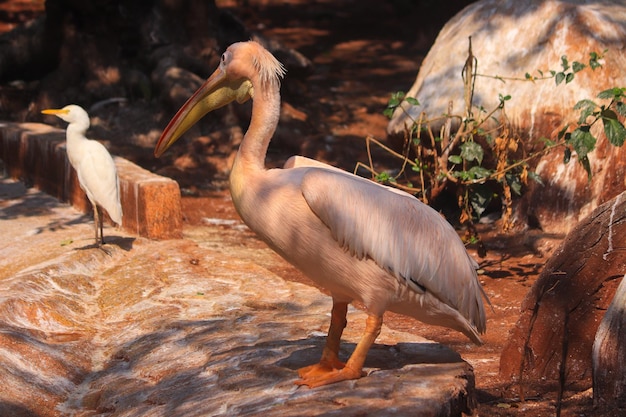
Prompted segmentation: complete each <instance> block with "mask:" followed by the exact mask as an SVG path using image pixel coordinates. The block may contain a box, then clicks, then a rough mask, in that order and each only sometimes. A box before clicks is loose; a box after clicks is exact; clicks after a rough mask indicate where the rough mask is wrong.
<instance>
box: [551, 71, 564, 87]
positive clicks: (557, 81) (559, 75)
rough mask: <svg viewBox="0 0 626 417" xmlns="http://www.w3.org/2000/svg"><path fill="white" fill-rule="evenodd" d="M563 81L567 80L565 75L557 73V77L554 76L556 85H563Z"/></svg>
mask: <svg viewBox="0 0 626 417" xmlns="http://www.w3.org/2000/svg"><path fill="white" fill-rule="evenodd" d="M563 80H565V73H564V72H557V73H556V75H555V76H554V81H555V82H556V85H559V84H561V83H562V82H563Z"/></svg>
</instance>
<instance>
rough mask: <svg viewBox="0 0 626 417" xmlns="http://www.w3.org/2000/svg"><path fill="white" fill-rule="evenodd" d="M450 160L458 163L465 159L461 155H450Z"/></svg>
mask: <svg viewBox="0 0 626 417" xmlns="http://www.w3.org/2000/svg"><path fill="white" fill-rule="evenodd" d="M448 161H450V162H452V163H453V164H456V165H458V164H460V163H462V162H463V159H462V158H461V157H460V156H459V155H450V156H449V157H448Z"/></svg>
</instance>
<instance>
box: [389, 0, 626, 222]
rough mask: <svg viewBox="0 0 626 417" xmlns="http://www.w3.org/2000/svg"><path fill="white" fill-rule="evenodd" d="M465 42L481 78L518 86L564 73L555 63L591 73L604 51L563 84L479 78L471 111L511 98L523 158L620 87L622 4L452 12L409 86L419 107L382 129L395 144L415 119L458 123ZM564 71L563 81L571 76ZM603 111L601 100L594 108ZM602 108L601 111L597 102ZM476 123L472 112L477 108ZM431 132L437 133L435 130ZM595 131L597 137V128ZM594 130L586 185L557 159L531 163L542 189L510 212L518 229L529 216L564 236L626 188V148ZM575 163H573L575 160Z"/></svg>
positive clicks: (524, 4) (503, 5) (490, 5)
mask: <svg viewBox="0 0 626 417" xmlns="http://www.w3.org/2000/svg"><path fill="white" fill-rule="evenodd" d="M470 37H471V44H472V51H473V55H474V56H475V57H476V58H477V60H478V61H477V71H478V73H479V74H484V75H491V76H500V77H503V78H506V77H516V78H522V79H523V78H525V74H526V73H529V74H531V75H532V76H539V72H537V70H541V71H543V73H544V75H549V74H550V72H549V71H550V70H554V71H557V72H559V71H561V70H562V69H563V68H562V66H561V62H562V61H561V57H562V56H566V57H567V59H568V62H569V63H570V64H571V63H572V62H573V61H578V62H581V63H585V64H588V62H589V58H590V56H589V54H590V53H591V52H597V53H599V54H602V53H603V51H605V50H607V52H606V54H605V56H604V59H603V60H602V61H601V62H602V67H601V68H598V69H596V70H595V71H592V70H591V69H590V68H589V67H587V68H586V69H584V70H583V71H580V72H578V73H576V75H575V77H574V80H573V81H572V82H570V83H567V84H566V83H565V82H563V83H561V84H560V85H556V83H555V81H554V80H552V79H550V80H543V81H535V82H528V81H513V80H505V81H504V82H503V80H502V79H496V78H489V77H482V76H479V77H477V78H476V82H475V86H474V87H475V91H474V97H473V104H474V106H475V107H476V108H478V107H483V108H484V109H486V110H487V111H490V110H492V109H495V108H496V107H497V106H498V104H499V95H500V94H502V95H503V96H504V95H510V96H511V99H510V100H509V101H507V102H506V115H507V117H508V119H509V121H510V124H511V131H512V132H518V134H519V135H520V137H521V139H522V140H523V141H524V143H525V148H526V150H527V151H533V150H538V149H540V147H541V146H543V145H542V141H541V140H540V139H541V138H543V137H545V138H550V139H556V138H557V135H558V132H559V131H560V130H561V129H562V128H563V127H564V126H565V125H566V124H570V125H574V124H575V123H576V121H577V120H578V118H579V116H580V112H579V111H576V110H574V109H573V107H574V105H575V104H576V103H577V102H578V101H579V100H581V99H593V100H596V96H597V94H598V93H599V92H600V91H603V90H605V89H608V88H612V87H615V86H617V87H623V86H625V85H626V73H624V71H623V68H624V67H625V66H626V55H625V54H624V53H623V52H622V51H623V50H624V48H626V5H625V4H624V2H623V1H621V0H613V1H609V0H604V1H603V0H599V1H593V2H588V1H584V0H550V1H544V0H521V1H506V2H503V1H499V0H483V1H478V2H476V3H473V4H471V5H469V6H468V7H466V8H465V9H463V10H462V11H461V12H459V13H458V14H457V15H456V16H455V17H454V18H452V19H451V20H450V21H449V22H448V23H447V24H446V25H445V26H444V27H443V29H442V30H441V32H440V34H439V36H438V37H437V40H436V41H435V43H434V45H433V46H432V48H431V50H430V52H429V53H428V55H427V56H426V58H425V59H424V62H423V64H422V66H421V68H420V71H419V73H418V76H417V79H416V81H415V84H413V86H412V87H411V89H410V90H409V91H408V93H407V95H408V96H410V97H415V98H417V99H418V100H419V102H420V103H421V105H419V106H411V105H409V104H408V103H405V105H404V108H403V109H398V110H397V111H396V112H395V114H394V116H393V118H392V120H391V121H390V123H389V125H388V133H389V134H390V135H392V136H398V135H402V134H403V132H404V128H405V125H406V124H407V123H411V119H417V118H418V117H419V115H420V114H421V113H422V112H425V113H426V115H427V116H429V118H434V117H439V116H441V115H442V114H446V113H449V105H450V103H452V110H453V114H459V115H461V114H463V112H464V109H465V105H464V90H463V88H464V87H463V79H462V77H461V72H462V69H463V66H464V64H465V61H466V59H467V56H468V45H469V38H470ZM571 71H572V70H571V68H570V69H569V70H568V71H567V72H571ZM596 101H597V102H599V103H601V101H599V100H596ZM604 104H606V103H604ZM474 114H478V111H477V110H476V109H474ZM433 127H434V128H435V129H437V128H438V126H433ZM596 127H597V128H599V129H595V128H596ZM600 130H601V126H599V124H597V126H594V130H592V132H593V133H595V134H596V136H597V137H598V143H597V149H596V151H595V152H593V153H591V154H590V156H589V159H590V161H591V166H592V170H593V177H594V178H593V181H592V182H591V183H589V182H588V179H587V174H586V172H585V171H584V169H582V168H581V166H580V165H579V164H576V163H572V162H570V163H569V164H567V165H564V164H563V150H562V149H561V150H555V151H552V152H551V153H550V154H548V155H545V156H543V157H542V158H541V160H539V161H536V162H535V163H536V171H537V173H538V174H539V175H540V176H541V177H542V180H543V183H544V184H545V185H544V186H540V185H536V186H531V187H530V189H529V190H528V191H529V192H528V193H527V194H526V199H525V200H524V201H523V202H522V204H520V205H519V206H518V207H517V217H518V222H519V223H522V224H525V223H526V221H527V216H528V215H531V216H532V217H533V219H536V220H537V221H538V222H539V224H540V226H541V227H542V228H543V229H544V230H545V231H548V232H566V231H569V230H570V229H571V228H572V227H573V226H574V225H575V224H576V223H577V222H578V221H579V220H580V219H582V218H584V217H585V216H587V215H588V214H589V213H591V212H592V211H593V210H594V209H595V208H596V207H597V206H598V205H600V204H602V203H603V202H605V201H608V200H610V199H611V198H612V197H614V196H616V195H617V194H619V193H620V192H621V191H623V190H624V189H625V188H626V184H625V182H624V177H625V175H624V174H625V172H626V149H624V148H616V147H614V146H612V145H610V144H609V143H608V142H607V140H606V138H605V137H604V134H603V133H602V132H601V131H600ZM572 160H573V161H574V160H575V159H572Z"/></svg>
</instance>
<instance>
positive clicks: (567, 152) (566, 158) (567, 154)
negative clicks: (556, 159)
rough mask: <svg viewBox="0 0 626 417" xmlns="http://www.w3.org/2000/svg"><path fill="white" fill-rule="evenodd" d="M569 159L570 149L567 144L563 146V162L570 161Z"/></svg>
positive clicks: (570, 155) (570, 156)
mask: <svg viewBox="0 0 626 417" xmlns="http://www.w3.org/2000/svg"><path fill="white" fill-rule="evenodd" d="M570 159H572V149H571V148H570V147H569V146H567V147H566V148H565V152H563V163H564V164H567V163H568V162H569V161H570Z"/></svg>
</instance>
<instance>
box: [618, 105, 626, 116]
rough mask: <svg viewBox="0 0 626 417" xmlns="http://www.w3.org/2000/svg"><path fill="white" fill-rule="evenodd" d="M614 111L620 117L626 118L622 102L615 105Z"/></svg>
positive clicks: (625, 109) (625, 108)
mask: <svg viewBox="0 0 626 417" xmlns="http://www.w3.org/2000/svg"><path fill="white" fill-rule="evenodd" d="M615 110H617V112H618V113H619V114H620V116H626V105H624V103H623V102H621V101H618V102H617V103H615Z"/></svg>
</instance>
